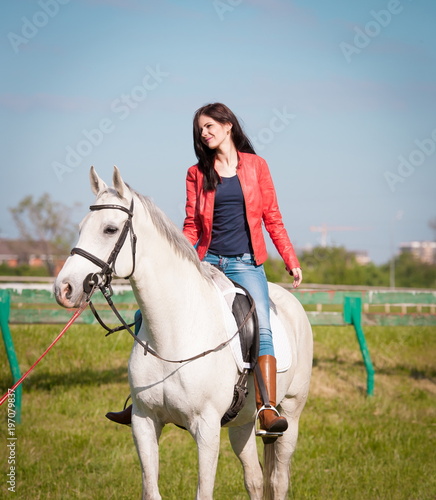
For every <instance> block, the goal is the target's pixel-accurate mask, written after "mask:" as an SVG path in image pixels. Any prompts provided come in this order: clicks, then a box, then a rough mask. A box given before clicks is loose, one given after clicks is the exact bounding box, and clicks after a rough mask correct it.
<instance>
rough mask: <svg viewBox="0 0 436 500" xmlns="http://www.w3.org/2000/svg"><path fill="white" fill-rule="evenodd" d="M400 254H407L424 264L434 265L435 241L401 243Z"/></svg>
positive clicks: (435, 256)
mask: <svg viewBox="0 0 436 500" xmlns="http://www.w3.org/2000/svg"><path fill="white" fill-rule="evenodd" d="M400 252H401V253H405V252H409V253H411V254H412V255H414V256H415V257H416V258H417V259H418V260H420V261H421V262H424V263H426V264H436V241H409V242H407V243H401V245H400Z"/></svg>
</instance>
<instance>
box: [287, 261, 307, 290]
mask: <svg viewBox="0 0 436 500" xmlns="http://www.w3.org/2000/svg"><path fill="white" fill-rule="evenodd" d="M286 271H288V273H289V274H290V275H291V276H293V277H294V282H293V283H292V286H293V287H294V288H297V287H298V286H300V285H301V282H302V281H303V271H302V270H301V269H300V268H299V267H294V268H293V269H291V270H290V269H289V267H288V266H286Z"/></svg>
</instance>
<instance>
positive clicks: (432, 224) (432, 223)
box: [428, 217, 436, 241]
mask: <svg viewBox="0 0 436 500" xmlns="http://www.w3.org/2000/svg"><path fill="white" fill-rule="evenodd" d="M428 225H429V226H430V229H432V230H433V232H434V236H433V239H434V240H435V241H436V217H433V219H430V220H429V221H428Z"/></svg>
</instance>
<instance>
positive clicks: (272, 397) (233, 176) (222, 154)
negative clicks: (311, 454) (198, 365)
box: [106, 103, 302, 437]
mask: <svg viewBox="0 0 436 500" xmlns="http://www.w3.org/2000/svg"><path fill="white" fill-rule="evenodd" d="M193 135H194V149H195V154H196V156H197V159H198V163H197V164H196V165H194V166H192V167H190V168H189V169H188V173H187V178H186V194H187V197H186V200H187V201H186V218H185V221H184V225H183V232H184V234H185V235H186V237H187V238H188V239H189V241H190V242H191V243H192V244H193V245H195V247H196V250H197V252H198V255H199V257H200V259H201V260H205V261H207V262H209V263H211V264H212V265H215V266H217V267H218V268H220V269H221V270H222V271H223V272H224V273H225V274H226V275H227V276H228V277H229V278H231V279H232V280H234V281H235V282H237V283H239V284H240V285H242V286H243V287H244V288H246V289H247V290H248V291H249V293H250V295H251V296H252V297H253V299H254V301H255V303H256V310H257V315H258V320H259V333H260V347H259V358H258V364H259V367H260V371H261V373H262V378H263V381H264V384H265V388H266V391H267V394H268V397H269V403H270V405H272V407H271V406H267V407H264V404H263V399H262V396H261V390H260V387H259V384H258V383H256V386H255V387H256V406H257V408H258V410H260V412H259V420H260V424H261V428H262V429H263V430H264V431H265V432H266V434H267V435H270V436H271V437H273V436H274V435H277V433H282V432H284V431H285V430H286V429H287V427H288V422H287V420H286V419H285V417H283V416H280V415H279V413H278V411H277V410H276V408H275V405H276V358H275V355H274V347H273V341H272V332H271V325H270V311H269V296H268V284H267V279H266V276H265V272H264V268H263V263H264V262H265V260H266V258H267V252H266V245H265V240H264V237H263V233H262V222H263V223H264V224H265V228H266V229H267V231H268V233H269V235H270V237H271V239H272V241H273V243H274V245H275V247H276V248H277V250H278V252H279V254H280V255H281V257H282V258H283V260H284V262H285V265H286V269H287V270H288V271H289V273H290V274H291V275H292V276H293V277H294V283H293V286H294V287H298V286H299V285H300V283H301V281H302V271H301V268H300V264H299V262H298V259H297V257H296V254H295V251H294V248H293V246H292V243H291V241H290V239H289V237H288V234H287V232H286V229H285V227H284V225H283V221H282V216H281V213H280V210H279V207H278V203H277V197H276V193H275V189H274V185H273V181H272V179H271V175H270V172H269V168H268V165H267V163H266V161H265V160H264V159H262V158H261V157H259V156H257V155H256V154H255V151H254V149H253V147H252V145H251V143H250V140H249V139H248V138H247V136H246V135H245V133H244V131H243V130H242V128H241V126H240V124H239V122H238V119H237V118H236V116H235V115H234V113H233V112H232V111H231V110H230V109H229V108H228V107H227V106H225V105H224V104H221V103H214V104H208V105H206V106H203V107H201V108H200V109H198V110H197V111H196V113H195V116H194V121H193ZM131 412H132V407H131V406H129V407H128V408H126V409H125V410H124V411H122V412H117V413H114V412H110V413H108V414H107V415H106V416H107V417H108V418H109V419H110V420H113V421H115V422H117V423H122V424H129V423H130V421H131Z"/></svg>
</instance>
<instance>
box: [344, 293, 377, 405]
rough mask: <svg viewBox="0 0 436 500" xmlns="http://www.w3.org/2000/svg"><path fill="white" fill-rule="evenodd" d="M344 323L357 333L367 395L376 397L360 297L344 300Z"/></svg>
mask: <svg viewBox="0 0 436 500" xmlns="http://www.w3.org/2000/svg"><path fill="white" fill-rule="evenodd" d="M344 321H345V323H349V324H352V325H353V326H354V330H355V331H356V336H357V340H358V342H359V347H360V352H361V353H362V357H363V363H364V365H365V369H366V393H367V395H368V396H373V395H374V367H373V365H372V361H371V356H370V354H369V350H368V346H367V344H366V339H365V334H364V333H363V328H362V299H361V298H360V297H345V298H344Z"/></svg>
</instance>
